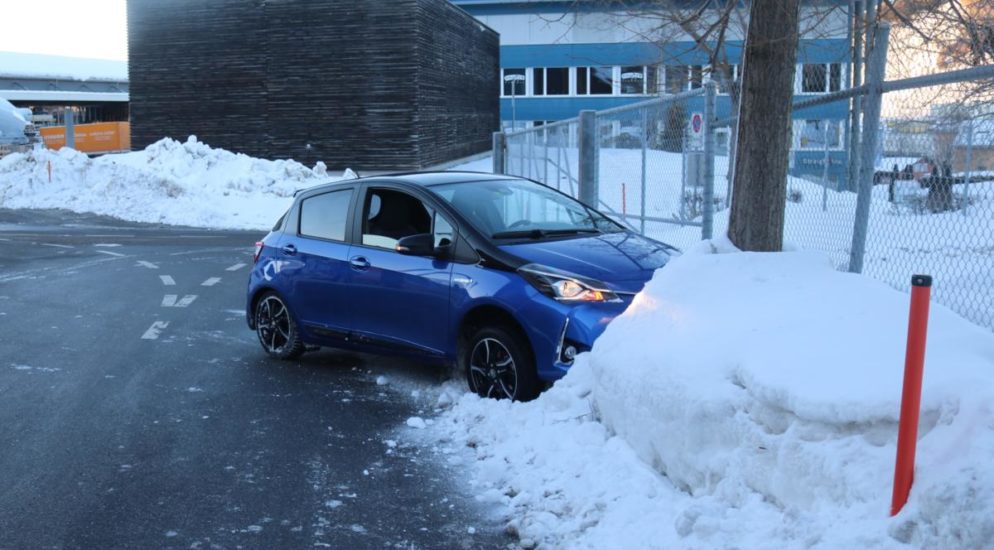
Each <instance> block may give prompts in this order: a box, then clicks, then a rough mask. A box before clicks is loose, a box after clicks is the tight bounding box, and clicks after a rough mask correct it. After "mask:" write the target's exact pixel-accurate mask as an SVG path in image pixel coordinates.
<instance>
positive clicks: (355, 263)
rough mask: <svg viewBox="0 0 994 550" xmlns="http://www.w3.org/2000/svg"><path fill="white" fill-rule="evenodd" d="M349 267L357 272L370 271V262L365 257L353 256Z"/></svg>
mask: <svg viewBox="0 0 994 550" xmlns="http://www.w3.org/2000/svg"><path fill="white" fill-rule="evenodd" d="M349 265H351V266H352V269H355V270H356V271H365V270H367V269H369V260H367V259H366V257H365V256H353V257H352V258H350V259H349Z"/></svg>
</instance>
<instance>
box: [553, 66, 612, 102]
mask: <svg viewBox="0 0 994 550" xmlns="http://www.w3.org/2000/svg"><path fill="white" fill-rule="evenodd" d="M607 67H608V66H607V65H581V66H579V67H571V69H572V72H573V88H572V89H571V90H570V91H571V92H572V94H571V95H573V96H576V97H611V96H616V95H619V93H618V92H619V90H620V89H621V81H620V78H619V75H620V70H621V67H619V66H617V65H611V66H610V68H611V93H610V94H592V93H590V79H591V76H593V73H594V71H593V69H597V68H607ZM577 69H587V93H585V94H580V93H579V90H580V86H579V77H578V76H577V75H576V73H577V72H578V70H577ZM554 97H561V96H554Z"/></svg>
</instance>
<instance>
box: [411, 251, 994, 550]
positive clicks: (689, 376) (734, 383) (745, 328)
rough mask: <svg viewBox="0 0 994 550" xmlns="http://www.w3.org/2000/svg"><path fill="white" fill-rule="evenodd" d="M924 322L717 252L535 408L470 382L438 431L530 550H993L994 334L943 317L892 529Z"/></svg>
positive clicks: (662, 278)
mask: <svg viewBox="0 0 994 550" xmlns="http://www.w3.org/2000/svg"><path fill="white" fill-rule="evenodd" d="M907 315H908V297H907V295H906V294H902V293H900V292H897V291H895V290H893V289H891V288H889V287H888V286H886V285H884V284H882V283H880V282H878V281H875V280H873V279H871V278H868V277H865V276H861V275H853V274H848V273H842V272H839V271H837V270H836V269H834V265H833V263H832V262H831V261H830V260H829V258H827V257H826V256H825V255H824V254H822V253H818V252H784V253H777V254H757V253H742V252H738V251H735V250H734V248H733V247H732V246H731V245H730V244H729V243H728V242H727V241H726V240H716V241H713V242H705V243H701V244H700V245H698V246H696V247H694V248H693V249H691V250H689V251H688V253H687V254H685V255H683V256H681V257H678V258H676V259H675V260H673V261H672V262H671V263H670V264H669V265H667V266H666V267H665V268H663V269H661V270H659V271H657V272H656V274H655V276H654V278H653V279H652V280H651V281H650V282H649V283H648V285H647V286H646V288H645V290H644V291H643V292H642V293H640V294H639V295H638V296H637V297H636V299H635V302H634V303H633V304H632V305H631V306H630V307H629V308H628V310H627V311H626V312H625V313H624V314H623V315H622V316H620V317H618V318H617V319H615V320H614V321H613V322H612V323H611V324H610V325H609V326H608V328H607V330H606V332H605V333H604V335H603V336H602V337H601V338H600V339H599V340H598V341H597V342H596V343H595V345H594V348H593V350H592V352H590V353H587V354H583V355H581V356H580V357H578V358H577V361H576V364H575V365H574V366H573V367H572V369H571V370H570V372H569V373H568V374H567V375H566V377H565V378H563V379H562V380H560V381H559V382H557V383H556V384H555V385H554V386H553V387H552V388H551V389H550V390H548V391H547V392H545V393H544V394H543V395H542V396H540V397H539V398H538V399H537V400H536V401H533V402H530V403H509V402H506V401H494V400H484V399H479V398H477V397H476V396H474V395H471V394H465V393H462V392H461V390H457V389H456V385H454V384H453V385H451V386H449V387H448V388H447V390H446V392H445V393H443V397H444V399H440V400H439V403H440V405H439V408H440V410H442V412H441V415H440V418H439V419H438V421H437V422H436V423H435V424H434V426H433V427H431V428H430V429H429V433H433V434H434V437H436V438H439V439H440V440H441V441H442V446H443V447H445V448H448V449H449V450H451V451H453V452H454V451H455V450H457V449H464V452H467V453H470V454H471V455H472V456H473V457H475V459H476V461H475V464H474V466H473V467H472V468H473V483H474V484H475V485H476V486H477V487H476V489H477V490H478V491H479V492H480V493H481V495H482V496H481V499H483V500H486V501H491V502H496V503H499V504H502V505H504V506H506V509H507V514H508V518H509V528H510V529H511V530H512V531H515V532H517V533H518V535H519V536H520V537H521V540H522V542H523V544H524V545H525V546H531V545H540V546H548V547H557V548H558V547H569V548H777V549H779V548H844V547H849V548H903V547H906V545H907V544H911V545H913V546H914V547H924V548H990V547H991V545H992V542H991V541H994V470H991V469H990V467H989V466H990V457H991V456H994V335H991V334H990V333H989V332H987V331H985V330H984V329H981V328H979V327H977V326H975V325H972V324H970V323H969V322H967V321H965V320H964V319H962V318H961V317H959V316H957V315H956V314H954V313H952V312H951V311H949V310H947V309H945V308H944V307H942V306H938V305H935V304H933V307H932V312H931V318H930V322H929V335H928V346H927V355H926V362H925V379H924V390H923V398H922V421H921V425H920V432H919V447H918V462H917V465H918V468H917V471H916V476H915V485H914V487H913V489H912V493H911V497H910V500H909V502H908V505H907V506H906V507H905V508H904V510H903V511H902V512H901V513H900V514H899V515H897V516H896V517H894V518H890V517H888V512H889V506H890V497H891V489H892V485H891V484H892V479H893V467H894V457H895V452H896V435H897V419H898V414H899V408H900V405H899V404H900V396H901V383H902V372H903V365H904V351H905V337H906V330H907ZM450 401H454V404H452V405H446V403H448V402H450Z"/></svg>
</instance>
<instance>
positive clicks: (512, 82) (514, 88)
mask: <svg viewBox="0 0 994 550" xmlns="http://www.w3.org/2000/svg"><path fill="white" fill-rule="evenodd" d="M500 76H501V82H502V83H503V90H504V94H503V95H505V96H508V97H510V96H519V95H525V70H524V69H501V75H500Z"/></svg>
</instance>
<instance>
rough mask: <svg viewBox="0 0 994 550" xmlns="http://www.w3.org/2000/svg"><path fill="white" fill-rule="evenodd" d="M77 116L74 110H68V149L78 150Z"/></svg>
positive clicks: (66, 116)
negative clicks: (75, 118)
mask: <svg viewBox="0 0 994 550" xmlns="http://www.w3.org/2000/svg"><path fill="white" fill-rule="evenodd" d="M75 114H76V113H74V112H73V110H72V109H66V111H65V119H66V147H68V148H70V149H75V148H76V121H75V120H74V117H75Z"/></svg>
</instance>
